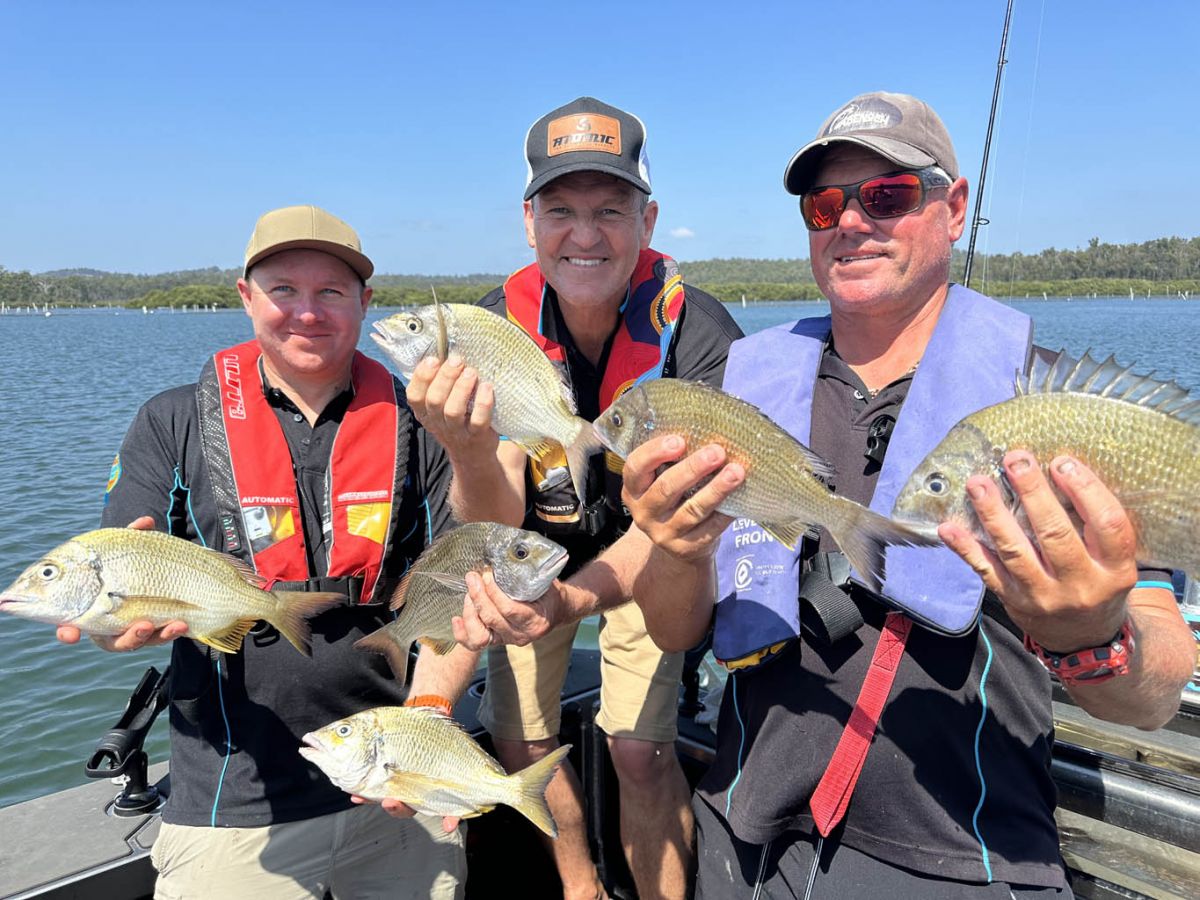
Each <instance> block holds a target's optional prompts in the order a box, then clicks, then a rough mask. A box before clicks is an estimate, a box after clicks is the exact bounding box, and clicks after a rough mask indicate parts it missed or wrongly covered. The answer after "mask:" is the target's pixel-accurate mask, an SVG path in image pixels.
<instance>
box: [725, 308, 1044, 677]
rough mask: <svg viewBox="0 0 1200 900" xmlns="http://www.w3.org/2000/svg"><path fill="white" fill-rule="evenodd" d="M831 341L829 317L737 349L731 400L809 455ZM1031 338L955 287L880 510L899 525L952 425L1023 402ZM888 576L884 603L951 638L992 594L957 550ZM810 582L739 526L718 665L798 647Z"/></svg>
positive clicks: (730, 541)
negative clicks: (1018, 386) (915, 481)
mask: <svg viewBox="0 0 1200 900" xmlns="http://www.w3.org/2000/svg"><path fill="white" fill-rule="evenodd" d="M829 333H830V317H829V316H824V317H820V318H812V319H801V320H800V321H798V322H796V323H795V324H794V325H782V326H779V327H777V328H771V329H768V330H766V331H760V332H758V333H757V334H753V335H750V336H748V337H745V338H742V339H741V340H738V341H735V342H734V343H733V346H732V347H730V349H729V362H728V364H727V365H726V367H725V381H724V385H723V386H724V389H725V390H726V391H728V392H729V393H731V394H734V395H736V396H738V397H741V398H742V399H743V400H746V401H748V402H750V403H753V404H754V405H755V406H757V407H758V408H759V409H761V410H762V411H763V412H764V413H765V414H766V415H767V416H769V417H770V418H771V419H773V420H774V421H775V422H776V423H778V424H779V426H780V427H782V428H783V429H785V430H786V431H787V432H788V433H789V434H791V435H792V436H793V437H794V438H796V440H798V441H800V442H801V443H803V444H806V445H807V444H808V443H809V442H810V436H809V433H810V429H811V426H812V395H813V385H814V384H815V383H816V380H817V370H818V368H819V367H820V363H821V356H822V354H823V353H824V349H825V343H826V341H827V340H828V337H829ZM1032 336H1033V323H1032V322H1031V320H1030V319H1029V317H1028V316H1027V315H1025V314H1024V313H1021V312H1018V311H1017V310H1014V309H1010V308H1009V307H1007V306H1004V305H1003V304H1001V303H997V302H996V301H995V300H991V299H989V298H988V297H985V296H983V295H982V294H979V293H976V292H975V291H972V290H968V289H967V288H964V287H962V286H960V285H951V286H950V291H949V294H948V295H947V297H946V304H945V306H944V307H943V309H942V312H941V315H940V316H939V317H938V322H937V326H936V327H935V328H934V332H933V336H932V337H931V339H930V341H929V345H928V347H926V349H925V354H924V356H922V357H921V366H920V368H919V369H917V373H916V375H915V376H914V377H913V382H912V385H911V387H910V388H909V392H908V397H907V399H906V400H905V401H904V405H903V406H902V407H901V410H900V415H899V418H898V419H897V421H896V426H895V430H894V431H893V432H892V436H891V440H890V441H889V443H888V451H887V456H886V457H885V458H884V464H883V468H882V469H881V470H880V472H879V479H878V481H877V482H876V485H875V492H874V494H873V496H872V499H871V509H873V510H874V511H875V512H878V513H880V514H882V515H885V516H886V515H890V514H891V511H892V506H893V504H894V503H895V501H896V497H897V495H898V494H899V493H900V490H901V489H902V488H903V487H904V484H905V482H906V481H907V480H908V476H909V475H910V474H911V473H912V471H913V470H914V469H915V468H916V467H917V466H918V465H919V464H920V462H921V461H922V460H923V459H924V458H925V457H926V456H927V455H928V454H929V452H930V451H931V450H933V448H934V447H936V446H937V444H938V442H939V441H941V439H942V438H943V437H945V435H946V434H947V432H949V431H950V429H951V428H952V427H953V426H954V425H956V424H957V423H958V422H959V421H960V420H961V419H962V418H964V417H965V416H967V415H969V414H970V413H973V412H975V411H977V410H980V409H983V408H984V407H986V406H990V405H992V404H994V403H999V402H1001V401H1003V400H1007V399H1008V398H1010V397H1012V396H1013V392H1014V382H1015V376H1016V375H1017V373H1018V372H1022V371H1024V370H1025V366H1026V361H1027V358H1028V355H1029V351H1030V346H1031V341H1032ZM785 360H786V361H787V364H786V365H782V364H780V363H782V362H783V361H785ZM886 566H887V577H886V579H885V581H884V584H883V594H884V595H885V596H883V597H881V599H882V600H883V601H884V602H885V603H887V604H888V605H890V606H892V607H894V608H896V609H898V610H900V611H901V612H903V613H906V614H907V615H909V616H910V617H911V618H913V619H914V620H915V621H917V622H919V623H921V624H923V625H926V626H928V627H931V628H933V629H935V630H937V631H940V632H944V633H947V634H962V633H965V632H966V631H969V630H970V629H971V628H972V627H974V625H975V623H976V621H977V620H978V618H979V610H980V606H981V604H982V601H983V586H982V584H981V582H980V580H979V577H978V576H977V575H976V574H975V573H974V571H972V569H971V568H970V566H968V565H967V564H966V563H964V562H963V561H962V560H961V559H960V558H959V557H958V556H957V555H956V554H955V553H954V552H953V551H952V550H950V549H949V548H947V547H921V548H917V547H896V546H893V547H889V548H888V550H887V557H886ZM800 574H801V573H800V547H799V546H797V547H796V549H795V551H791V550H788V549H787V548H786V547H784V546H783V545H782V544H780V543H778V542H777V541H776V540H775V539H774V538H772V537H771V536H770V535H769V534H767V533H766V532H765V531H763V529H762V528H760V527H759V526H758V525H757V524H755V523H754V522H752V521H750V520H749V519H737V520H735V521H734V522H733V523H732V524H731V525H730V526H729V528H727V529H726V530H725V533H724V534H723V535H722V536H721V543H720V546H719V547H718V550H717V610H716V620H715V624H714V626H713V655H714V656H716V657H717V659H718V660H721V661H723V662H727V663H728V664H730V667H731V668H736V667H737V666H738V665H739V664H746V663H747V662H749V664H753V663H755V662H758V661H760V660H761V658H762V657H763V656H764V655H766V653H767V652H768V650H769V648H774V647H775V646H776V645H779V644H781V643H783V642H786V641H788V640H791V639H792V638H794V637H796V636H798V635H799V634H800V603H799V590H800ZM756 655H757V658H756V659H752V660H749V661H747V657H755V656H756Z"/></svg>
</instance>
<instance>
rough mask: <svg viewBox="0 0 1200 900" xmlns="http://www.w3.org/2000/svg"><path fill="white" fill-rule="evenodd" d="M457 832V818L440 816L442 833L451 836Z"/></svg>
mask: <svg viewBox="0 0 1200 900" xmlns="http://www.w3.org/2000/svg"><path fill="white" fill-rule="evenodd" d="M457 830H458V816H442V831H444V832H445V833H446V834H452V833H453V832H455V831H457Z"/></svg>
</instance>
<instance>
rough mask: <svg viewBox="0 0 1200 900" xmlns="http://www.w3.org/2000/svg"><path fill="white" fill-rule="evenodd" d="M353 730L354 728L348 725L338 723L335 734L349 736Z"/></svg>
mask: <svg viewBox="0 0 1200 900" xmlns="http://www.w3.org/2000/svg"><path fill="white" fill-rule="evenodd" d="M353 731H354V729H353V728H351V727H350V726H349V725H339V726H338V727H337V731H336V732H335V734H337V736H338V737H350V735H351V733H352V732H353Z"/></svg>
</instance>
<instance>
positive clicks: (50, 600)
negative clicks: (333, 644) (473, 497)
mask: <svg viewBox="0 0 1200 900" xmlns="http://www.w3.org/2000/svg"><path fill="white" fill-rule="evenodd" d="M265 583H266V580H265V579H263V578H262V577H261V576H259V575H257V574H256V573H255V572H254V569H253V568H252V567H250V566H249V565H248V564H246V563H244V562H242V561H241V560H240V559H237V558H236V557H233V556H228V555H226V554H224V553H217V552H216V551H213V550H206V549H205V548H203V547H201V546H199V545H198V544H193V543H191V542H190V541H185V540H183V539H182V538H177V537H172V536H171V535H168V534H163V533H162V532H160V531H139V530H135V529H132V528H101V529H98V530H97V531H89V532H87V533H86V534H81V535H79V536H78V537H74V538H72V539H71V540H69V541H66V542H64V543H62V544H60V545H59V546H57V547H55V548H54V549H53V550H51V551H50V552H49V553H47V554H46V555H45V556H43V557H42V558H41V559H39V560H38V561H37V562H35V563H34V564H33V565H31V566H29V568H27V569H26V570H25V571H24V572H22V573H21V574H20V575H19V576H18V577H17V580H16V581H14V582H13V583H12V584H11V585H9V587H8V588H7V589H6V590H5V591H4V593H3V594H0V612H6V613H12V614H13V615H16V616H21V617H22V618H25V619H33V620H35V621H38V622H48V623H50V624H52V625H74V626H75V627H76V628H78V629H79V630H80V631H82V632H84V633H86V634H95V635H113V634H120V633H121V632H123V631H125V629H127V628H128V627H129V626H130V625H131V624H132V623H133V622H136V621H139V620H142V619H146V620H149V621H150V622H152V623H153V624H154V625H155V627H161V626H162V625H165V624H166V623H167V622H170V621H173V620H176V619H178V620H180V621H183V622H186V623H187V626H188V633H187V636H188V637H190V638H194V639H195V640H197V641H200V642H202V643H204V644H207V645H208V646H210V647H213V648H214V649H216V650H221V651H223V652H225V653H236V652H237V651H238V650H239V649H241V646H242V639H243V638H244V637H245V636H246V634H247V632H249V631H250V629H251V628H252V627H254V623H255V622H257V621H259V620H262V621H264V622H267V623H269V624H270V625H273V626H274V627H275V628H276V629H278V631H279V633H280V634H282V635H283V636H284V637H285V638H287V639H288V640H289V641H290V642H291V643H292V645H293V646H295V648H296V649H297V650H299V651H300V652H301V653H303V654H305V655H306V656H307V655H309V654H310V652H311V642H312V633H311V630H310V628H309V624H308V622H307V621H306V620H307V619H308V618H309V617H311V616H314V615H316V614H317V613H319V612H322V611H323V610H326V609H329V608H330V607H332V606H336V605H337V604H339V603H343V602H345V600H346V598H345V597H344V596H343V595H341V594H334V593H318V592H312V593H308V592H303V591H267V590H263V585H264V584H265Z"/></svg>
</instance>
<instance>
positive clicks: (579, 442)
mask: <svg viewBox="0 0 1200 900" xmlns="http://www.w3.org/2000/svg"><path fill="white" fill-rule="evenodd" d="M577 421H578V422H579V431H578V432H577V433H576V435H575V440H573V441H571V444H570V446H568V447H564V448H563V450H564V451H565V452H566V455H567V468H568V469H570V471H571V486H572V487H573V488H574V489H575V496H576V497H578V498H579V505H580V507H581V508H582V506H583V503H584V497H585V494H584V490H585V487H586V485H587V473H588V461H589V460H590V459H591V457H592V455H593V454H595V453H598V452H599V451H601V450H603V449H604V444H603V443H602V442H601V441H600V437H599V436H598V435H597V434H596V429H594V428H593V427H592V423H591V422H589V421H588V420H587V419H578V420H577Z"/></svg>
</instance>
